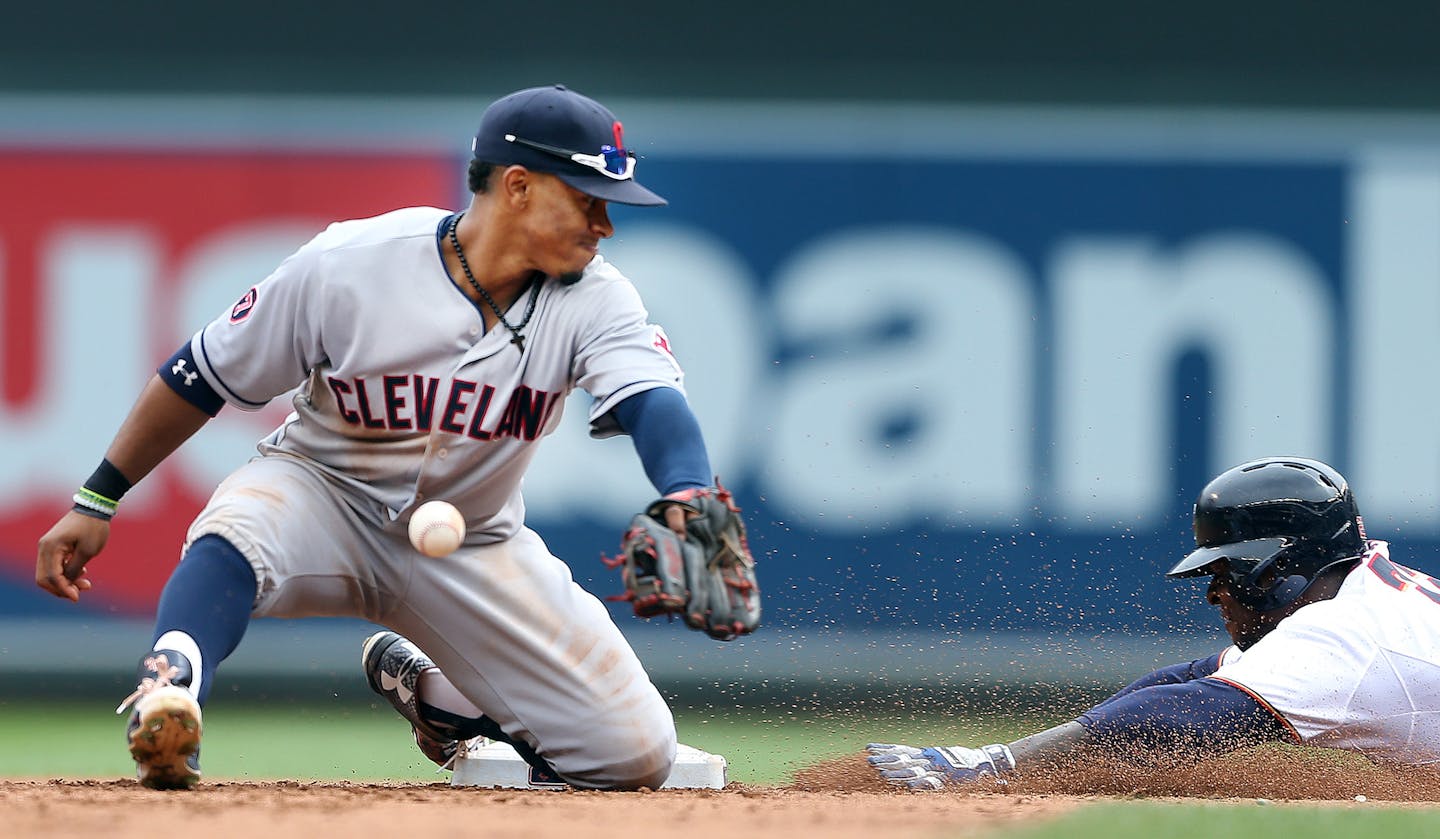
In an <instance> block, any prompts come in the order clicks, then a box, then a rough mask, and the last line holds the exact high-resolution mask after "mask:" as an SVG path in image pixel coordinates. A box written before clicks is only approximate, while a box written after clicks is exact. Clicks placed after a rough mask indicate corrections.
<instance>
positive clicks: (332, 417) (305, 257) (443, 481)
mask: <svg viewBox="0 0 1440 839" xmlns="http://www.w3.org/2000/svg"><path fill="white" fill-rule="evenodd" d="M447 217H448V214H447V213H446V212H445V211H444V210H438V209H433V208H412V209H407V210H399V211H396V212H392V213H388V214H386V215H383V216H379V217H377V218H373V219H366V220H362V221H347V222H340V223H337V224H333V225H331V226H330V228H329V229H328V230H326V231H325V232H324V233H322V234H320V235H319V236H317V237H316V238H315V239H314V240H312V241H311V242H310V243H309V244H307V245H305V246H304V247H302V248H301V249H300V250H299V251H298V252H296V253H295V254H294V255H293V256H291V257H290V258H289V259H287V260H286V261H285V262H284V263H282V264H281V265H280V267H279V268H278V269H277V270H276V271H275V273H273V274H272V275H271V276H270V277H269V278H267V279H266V280H265V281H264V282H263V283H261V284H260V285H259V286H257V287H256V288H255V289H253V290H252V291H250V292H249V293H248V294H246V296H245V298H244V299H242V300H241V302H240V303H239V304H237V305H236V307H235V309H234V310H232V311H231V312H230V313H228V314H225V315H222V316H221V317H219V318H217V319H216V320H215V321H214V322H212V323H211V324H209V325H208V326H206V327H205V328H204V329H202V330H201V331H200V332H199V333H198V334H196V335H195V337H194V338H193V339H192V342H191V343H192V350H193V352H194V355H195V359H196V362H197V364H198V365H199V366H200V369H201V372H202V373H203V374H204V375H205V378H206V380H207V381H209V382H211V383H212V385H213V386H214V387H215V389H216V391H217V392H219V394H220V395H221V396H222V397H224V398H225V400H226V401H227V402H229V403H230V404H232V405H235V406H237V407H239V408H242V409H249V410H255V409H258V408H261V407H263V406H264V405H265V404H266V403H267V402H269V401H270V400H271V399H273V398H274V397H275V396H278V395H279V394H282V393H285V392H286V391H289V390H291V389H292V388H294V387H295V386H296V385H298V384H301V383H302V382H303V383H304V387H303V390H302V391H301V392H300V393H299V395H298V396H296V398H295V400H294V407H295V413H294V414H292V415H291V416H290V417H289V418H288V419H287V420H286V421H285V423H284V424H283V425H281V426H280V427H279V428H277V429H276V430H275V432H274V433H273V434H271V435H270V436H269V437H268V438H266V439H265V440H264V441H263V442H262V443H261V446H260V447H261V451H263V452H287V453H290V454H294V455H298V456H300V457H303V458H305V459H307V460H310V461H312V462H313V463H314V464H315V465H316V466H317V467H318V468H320V469H323V470H325V471H326V472H327V473H329V474H330V475H331V476H332V477H334V478H335V479H336V480H339V481H342V482H345V483H347V484H349V485H350V486H352V487H353V488H354V489H356V490H357V491H359V492H361V493H362V494H364V495H365V496H367V497H369V498H371V499H373V500H374V501H375V502H376V503H377V504H378V505H380V506H381V507H383V508H384V512H385V514H386V515H388V516H389V517H390V518H391V519H399V518H404V517H407V516H408V512H409V510H410V509H412V508H413V507H414V506H417V505H418V504H419V503H420V502H422V501H424V500H427V499H432V498H443V499H445V500H446V501H449V502H450V503H452V504H454V505H455V506H456V507H457V508H459V509H460V511H461V512H462V513H463V514H464V515H465V518H466V523H467V526H468V528H469V533H470V534H471V535H472V538H474V539H475V540H476V541H497V540H501V539H507V538H509V537H511V536H513V535H514V534H515V532H516V531H517V530H518V528H519V527H520V524H521V522H522V521H523V520H524V506H523V502H522V501H521V496H520V482H521V478H522V477H523V475H524V472H525V469H526V467H527V466H528V465H529V463H530V461H531V459H532V458H533V456H534V453H535V443H536V442H537V441H538V440H539V439H540V438H541V437H542V436H544V435H546V434H548V433H550V432H551V431H553V430H554V429H555V427H556V425H557V424H558V423H559V421H560V416H561V412H562V411H563V407H564V401H565V397H566V395H568V394H569V393H570V391H571V390H572V389H573V388H575V387H576V386H578V387H581V388H583V389H585V390H586V391H588V392H589V393H590V394H592V395H593V396H594V397H595V404H594V407H593V408H592V409H591V413H590V419H591V424H592V432H593V433H594V434H595V435H596V436H603V435H606V434H610V433H614V432H615V431H616V430H617V429H615V428H614V426H613V424H612V423H610V422H608V420H609V418H608V417H607V416H606V415H607V414H608V412H609V411H610V410H611V409H612V408H614V407H615V405H616V404H618V403H619V402H620V401H621V400H623V399H625V398H626V397H629V396H633V395H634V394H636V393H639V392H641V391H643V390H647V389H649V388H653V387H662V386H664V387H673V388H677V389H682V391H683V386H682V373H681V370H680V367H679V365H678V364H677V363H676V361H675V358H674V356H673V355H671V354H670V352H669V350H668V341H667V340H666V339H665V336H664V334H663V332H661V330H660V328H659V327H658V326H655V325H654V324H650V323H648V322H647V320H646V317H647V315H646V312H645V309H644V307H643V305H642V304H641V301H640V296H639V294H637V293H636V291H635V288H634V286H633V285H631V284H630V282H629V281H628V280H626V279H625V278H624V277H623V276H621V275H620V273H619V272H618V271H616V270H615V269H614V268H613V267H612V266H610V265H609V264H608V263H606V262H605V261H604V259H603V258H602V257H596V258H595V260H594V261H592V262H591V264H590V265H589V266H588V267H587V268H586V270H585V273H584V279H583V280H582V281H581V282H579V283H576V284H574V285H570V286H565V285H561V284H560V283H558V282H547V283H544V284H543V285H542V287H541V289H540V292H539V298H538V300H537V301H536V304H535V313H534V316H533V319H532V321H531V323H530V325H529V326H528V327H527V328H526V330H525V333H526V336H527V340H526V342H525V349H524V351H523V353H522V352H521V351H519V350H518V349H517V348H516V346H515V345H514V344H512V343H510V337H511V336H510V334H509V333H508V332H506V331H505V330H504V329H496V330H492V331H491V332H490V333H488V334H486V333H485V326H484V323H483V321H482V320H481V317H480V312H479V310H478V309H477V308H476V307H475V305H474V304H472V303H471V302H470V300H469V298H467V297H465V296H464V295H463V294H462V293H461V292H460V290H459V289H458V288H457V287H456V286H455V284H454V283H453V282H451V280H450V278H449V276H448V275H447V274H446V273H445V270H444V266H443V263H442V261H441V259H440V253H439V251H438V248H439V247H440V245H439V244H437V240H436V228H437V225H439V223H440V222H441V220H442V219H445V218H447ZM525 298H526V295H525V294H522V295H521V296H520V298H519V299H518V300H516V301H515V304H514V306H513V307H512V311H511V312H510V313H509V314H508V315H507V317H508V319H509V320H510V321H511V322H517V321H518V320H519V316H520V314H521V311H523V307H524V306H525V304H526V299H525Z"/></svg>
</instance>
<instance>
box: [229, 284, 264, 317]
mask: <svg viewBox="0 0 1440 839" xmlns="http://www.w3.org/2000/svg"><path fill="white" fill-rule="evenodd" d="M258 297H259V293H258V292H257V291H256V290H255V288H254V287H253V286H252V287H251V288H250V290H249V291H247V292H245V296H244V297H241V298H240V301H239V302H238V303H236V304H235V307H234V308H232V309H231V310H230V322H231V323H239V322H240V321H242V320H244V319H246V318H248V317H250V310H251V309H254V308H255V300H256V299H257V298H258Z"/></svg>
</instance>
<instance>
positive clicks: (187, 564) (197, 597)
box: [151, 535, 256, 705]
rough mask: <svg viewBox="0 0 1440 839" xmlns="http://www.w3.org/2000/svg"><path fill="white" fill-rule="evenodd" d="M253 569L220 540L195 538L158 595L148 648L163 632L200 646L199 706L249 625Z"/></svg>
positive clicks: (253, 592) (253, 594)
mask: <svg viewBox="0 0 1440 839" xmlns="http://www.w3.org/2000/svg"><path fill="white" fill-rule="evenodd" d="M255 586H256V582H255V571H254V570H253V569H251V567H250V562H249V561H248V560H247V559H245V557H244V555H242V554H241V553H240V551H238V550H236V549H235V546H234V545H232V544H230V543H229V542H228V541H226V540H225V539H223V538H221V537H220V536H215V535H208V536H201V537H200V538H199V539H196V540H195V542H194V544H192V545H191V546H190V549H189V550H187V551H186V552H185V558H184V559H183V560H182V561H181V562H180V564H179V565H177V566H176V567H175V571H174V573H172V574H171V575H170V581H169V582H167V583H166V584H165V589H164V591H162V592H161V593H160V605H159V606H158V607H157V609H156V611H155V635H154V638H153V639H152V641H151V644H152V645H153V644H154V642H155V641H156V640H159V638H160V636H162V635H164V634H165V633H167V632H183V633H185V634H186V635H189V636H190V637H191V638H192V639H194V641H195V645H196V646H198V647H199V648H200V673H199V674H197V675H199V676H200V686H199V687H200V690H199V694H198V695H197V696H196V697H195V698H196V700H197V701H199V702H200V704H202V705H203V704H205V698H206V697H207V696H209V694H210V688H211V687H212V686H213V685H214V684H215V670H216V668H217V667H219V665H220V662H221V661H224V660H225V658H226V657H227V656H229V655H230V654H231V653H233V652H235V648H236V647H238V646H240V639H241V638H244V637H245V630H246V628H247V627H249V625H250V609H251V607H252V606H253V605H254V603H255Z"/></svg>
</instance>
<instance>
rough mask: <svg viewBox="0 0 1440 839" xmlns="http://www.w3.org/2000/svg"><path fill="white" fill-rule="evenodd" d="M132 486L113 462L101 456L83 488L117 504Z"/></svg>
mask: <svg viewBox="0 0 1440 839" xmlns="http://www.w3.org/2000/svg"><path fill="white" fill-rule="evenodd" d="M132 486H134V484H132V483H130V481H129V480H128V479H127V478H126V477H125V476H124V475H122V474H120V470H119V469H116V468H115V464H113V463H111V462H110V461H109V460H105V459H103V458H102V459H101V461H100V465H99V466H96V467H95V472H94V473H93V474H91V475H90V480H88V481H86V482H85V489H88V490H90V491H91V492H93V493H95V494H96V495H100V496H103V497H105V498H108V499H110V500H111V501H114V502H115V503H117V504H118V503H120V499H121V498H124V497H125V493H127V492H129V491H130V488H131V487H132Z"/></svg>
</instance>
